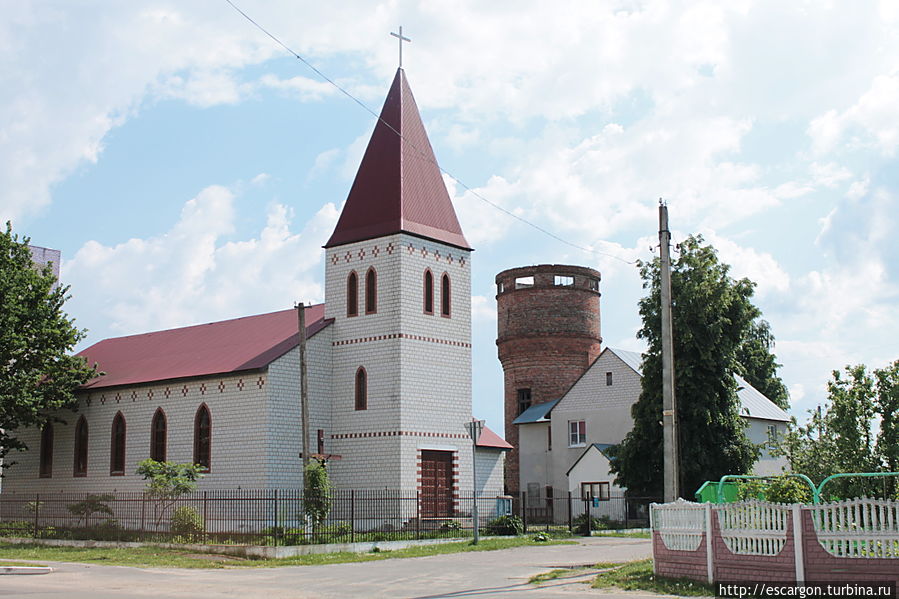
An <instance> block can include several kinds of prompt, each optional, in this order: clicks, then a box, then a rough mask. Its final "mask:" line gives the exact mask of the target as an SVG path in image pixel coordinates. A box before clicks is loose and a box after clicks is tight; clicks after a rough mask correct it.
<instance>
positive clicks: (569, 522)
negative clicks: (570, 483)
mask: <svg viewBox="0 0 899 599" xmlns="http://www.w3.org/2000/svg"><path fill="white" fill-rule="evenodd" d="M571 531H572V524H571V491H568V532H571Z"/></svg>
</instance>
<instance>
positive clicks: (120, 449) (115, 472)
mask: <svg viewBox="0 0 899 599" xmlns="http://www.w3.org/2000/svg"><path fill="white" fill-rule="evenodd" d="M109 474H110V475H111V476H124V475H125V417H124V416H122V413H121V412H118V413H117V414H116V415H115V418H113V419H112V440H111V442H110V446H109Z"/></svg>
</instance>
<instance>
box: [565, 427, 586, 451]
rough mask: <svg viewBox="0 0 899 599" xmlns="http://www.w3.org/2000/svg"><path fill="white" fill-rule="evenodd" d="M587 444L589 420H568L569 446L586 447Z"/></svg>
mask: <svg viewBox="0 0 899 599" xmlns="http://www.w3.org/2000/svg"><path fill="white" fill-rule="evenodd" d="M586 445H587V421H586V420H569V421H568V447H586Z"/></svg>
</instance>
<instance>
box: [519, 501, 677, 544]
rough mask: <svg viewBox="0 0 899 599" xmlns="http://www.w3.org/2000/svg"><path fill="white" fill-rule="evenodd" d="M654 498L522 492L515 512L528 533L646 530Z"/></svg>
mask: <svg viewBox="0 0 899 599" xmlns="http://www.w3.org/2000/svg"><path fill="white" fill-rule="evenodd" d="M657 501H659V499H658V498H654V497H629V496H626V495H620V496H611V497H605V498H598V497H594V498H590V499H584V498H582V497H579V496H577V495H572V494H571V493H566V494H565V495H561V496H560V495H554V496H553V495H540V496H536V497H535V496H531V495H528V494H527V492H524V491H522V492H521V494H520V495H518V496H516V497H515V501H514V512H515V514H516V515H518V516H520V517H521V519H522V521H523V522H524V528H525V531H526V532H527V531H529V530H552V529H553V528H559V527H560V526H561V527H564V528H567V529H568V530H569V531H571V532H573V533H581V534H587V533H588V532H589V531H588V529H587V524H588V523H589V525H590V530H600V529H610V528H611V529H622V528H645V527H648V526H649V505H650V504H651V503H654V502H657Z"/></svg>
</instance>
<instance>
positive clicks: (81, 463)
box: [73, 416, 87, 476]
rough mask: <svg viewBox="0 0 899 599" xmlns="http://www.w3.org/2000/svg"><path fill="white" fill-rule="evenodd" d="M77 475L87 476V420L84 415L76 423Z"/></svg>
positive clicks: (75, 469) (75, 470) (74, 471)
mask: <svg viewBox="0 0 899 599" xmlns="http://www.w3.org/2000/svg"><path fill="white" fill-rule="evenodd" d="M73 474H74V475H75V476H87V420H85V419H84V416H82V417H80V418H79V419H78V424H76V425H75V467H74V469H73Z"/></svg>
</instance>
